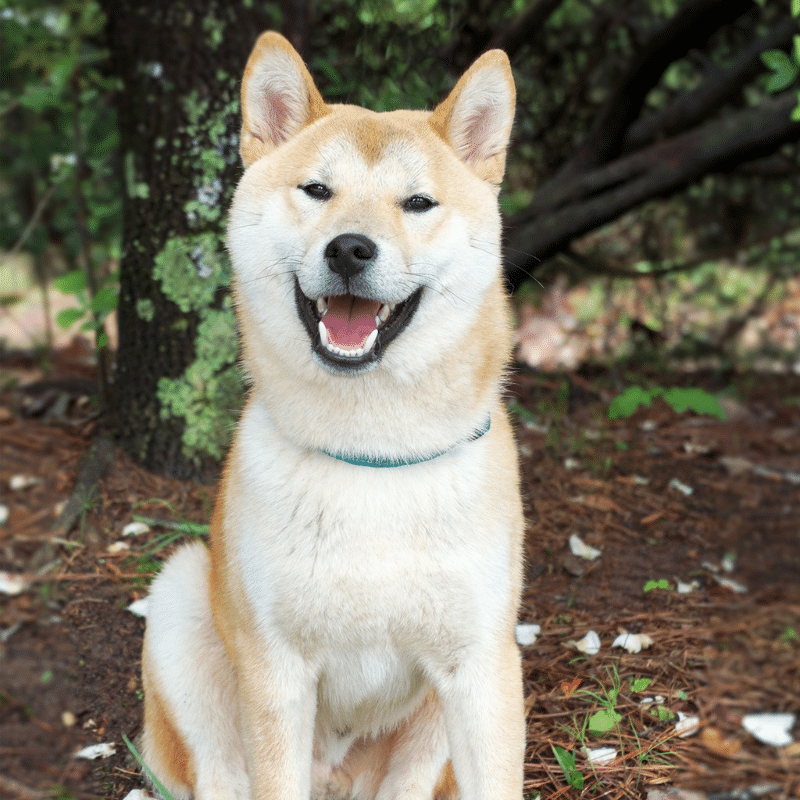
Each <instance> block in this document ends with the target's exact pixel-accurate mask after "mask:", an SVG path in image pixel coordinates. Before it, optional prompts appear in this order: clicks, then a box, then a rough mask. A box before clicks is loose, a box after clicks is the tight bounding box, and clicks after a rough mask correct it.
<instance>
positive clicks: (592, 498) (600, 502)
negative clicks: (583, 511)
mask: <svg viewBox="0 0 800 800" xmlns="http://www.w3.org/2000/svg"><path fill="white" fill-rule="evenodd" d="M573 500H574V502H576V503H580V504H581V505H584V506H586V507H587V508H593V509H595V510H596V511H615V512H617V513H619V514H621V513H622V509H621V508H620V507H619V506H618V505H617V504H616V503H615V502H614V501H613V500H612V499H611V498H610V497H604V496H603V495H601V494H586V495H578V497H575V498H573Z"/></svg>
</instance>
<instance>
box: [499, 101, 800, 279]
mask: <svg viewBox="0 0 800 800" xmlns="http://www.w3.org/2000/svg"><path fill="white" fill-rule="evenodd" d="M795 102H796V99H795V96H794V94H793V93H787V94H786V95H783V96H781V97H779V98H777V99H771V100H768V101H765V102H764V103H762V104H761V105H760V106H758V107H756V108H748V109H746V110H744V111H739V112H737V113H734V114H730V115H728V116H726V117H724V118H722V119H719V120H715V121H713V122H709V123H707V124H706V125H704V126H702V127H700V128H697V129H695V130H693V131H690V132H688V133H684V134H682V135H680V136H677V137H675V138H673V139H671V140H669V141H666V142H660V143H658V144H655V145H652V146H651V147H649V148H647V149H646V150H643V151H640V152H638V153H635V154H633V155H630V156H624V157H622V158H619V159H617V160H616V161H613V162H612V163H610V164H607V165H605V166H603V167H600V168H598V169H596V170H593V171H591V172H589V173H587V174H585V175H579V176H575V177H574V178H573V179H572V180H567V181H566V182H565V181H563V180H558V179H555V180H552V181H550V182H549V183H548V184H547V185H545V186H544V187H543V188H542V189H541V190H540V191H539V192H537V193H536V195H534V198H533V201H532V202H531V204H530V206H529V207H528V208H527V209H525V210H524V211H522V212H520V213H519V214H517V215H515V216H514V217H513V218H512V219H511V220H509V221H508V223H507V228H506V229H507V240H508V247H507V251H506V274H507V276H508V279H509V281H510V283H511V284H512V286H514V287H516V286H519V285H520V283H522V281H523V280H524V279H525V277H526V276H527V275H528V274H530V272H532V271H533V270H535V269H536V268H537V267H538V265H539V263H540V262H541V261H542V260H544V259H546V258H549V257H551V256H553V255H555V254H556V253H557V252H559V251H561V250H563V249H564V247H566V246H567V244H569V242H570V241H572V240H573V239H575V238H577V237H578V236H581V235H582V234H584V233H588V232H589V231H591V230H595V229H596V228H599V227H600V226H601V225H604V224H606V223H608V222H611V221H612V220H615V219H617V218H618V217H620V216H621V215H622V214H624V213H625V212H626V211H629V210H630V209H632V208H634V207H635V206H637V205H639V204H641V203H644V202H645V201H647V200H651V199H653V198H656V197H666V196H669V195H670V194H673V193H674V192H676V191H678V190H679V189H682V188H684V187H685V186H687V185H688V184H690V183H692V182H693V181H695V180H697V179H698V178H699V177H701V176H702V175H706V174H709V173H712V172H723V171H728V170H731V169H733V168H734V167H736V166H737V165H739V164H742V163H744V162H747V161H751V160H753V159H755V158H759V157H761V156H764V155H768V154H770V153H772V152H774V151H775V150H776V149H777V148H778V147H780V146H781V145H782V144H784V143H786V142H790V141H796V140H797V139H799V138H800V122H792V120H791V119H790V117H789V114H790V112H791V109H792V108H793V107H794V104H795ZM514 254H516V255H514Z"/></svg>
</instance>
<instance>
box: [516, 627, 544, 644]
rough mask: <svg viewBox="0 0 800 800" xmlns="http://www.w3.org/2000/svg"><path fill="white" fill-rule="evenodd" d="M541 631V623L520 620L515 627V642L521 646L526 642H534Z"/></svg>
mask: <svg viewBox="0 0 800 800" xmlns="http://www.w3.org/2000/svg"><path fill="white" fill-rule="evenodd" d="M541 632H542V626H541V625H536V624H534V623H532V622H521V623H520V624H519V625H517V627H516V629H515V633H516V637H517V644H519V645H522V646H523V647H524V646H525V645H528V644H534V643H535V642H536V639H537V637H538V636H539V634H540V633H541Z"/></svg>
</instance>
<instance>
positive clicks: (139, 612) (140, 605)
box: [128, 597, 149, 617]
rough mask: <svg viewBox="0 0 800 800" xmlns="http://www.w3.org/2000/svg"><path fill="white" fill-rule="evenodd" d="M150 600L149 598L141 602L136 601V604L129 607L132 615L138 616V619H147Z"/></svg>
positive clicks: (144, 598)
mask: <svg viewBox="0 0 800 800" xmlns="http://www.w3.org/2000/svg"><path fill="white" fill-rule="evenodd" d="M148 600H149V598H147V597H142V598H141V599H140V600H134V602H133V603H131V604H130V605H129V606H128V611H130V612H131V614H136V616H137V617H146V616H147V606H148Z"/></svg>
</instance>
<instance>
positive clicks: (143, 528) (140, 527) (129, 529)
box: [122, 522, 150, 536]
mask: <svg viewBox="0 0 800 800" xmlns="http://www.w3.org/2000/svg"><path fill="white" fill-rule="evenodd" d="M149 530H150V526H149V525H147V524H146V523H144V522H129V523H128V524H127V525H126V526H125V527H124V528H123V529H122V535H123V536H139V535H140V534H142V533H147V532H148V531H149Z"/></svg>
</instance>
